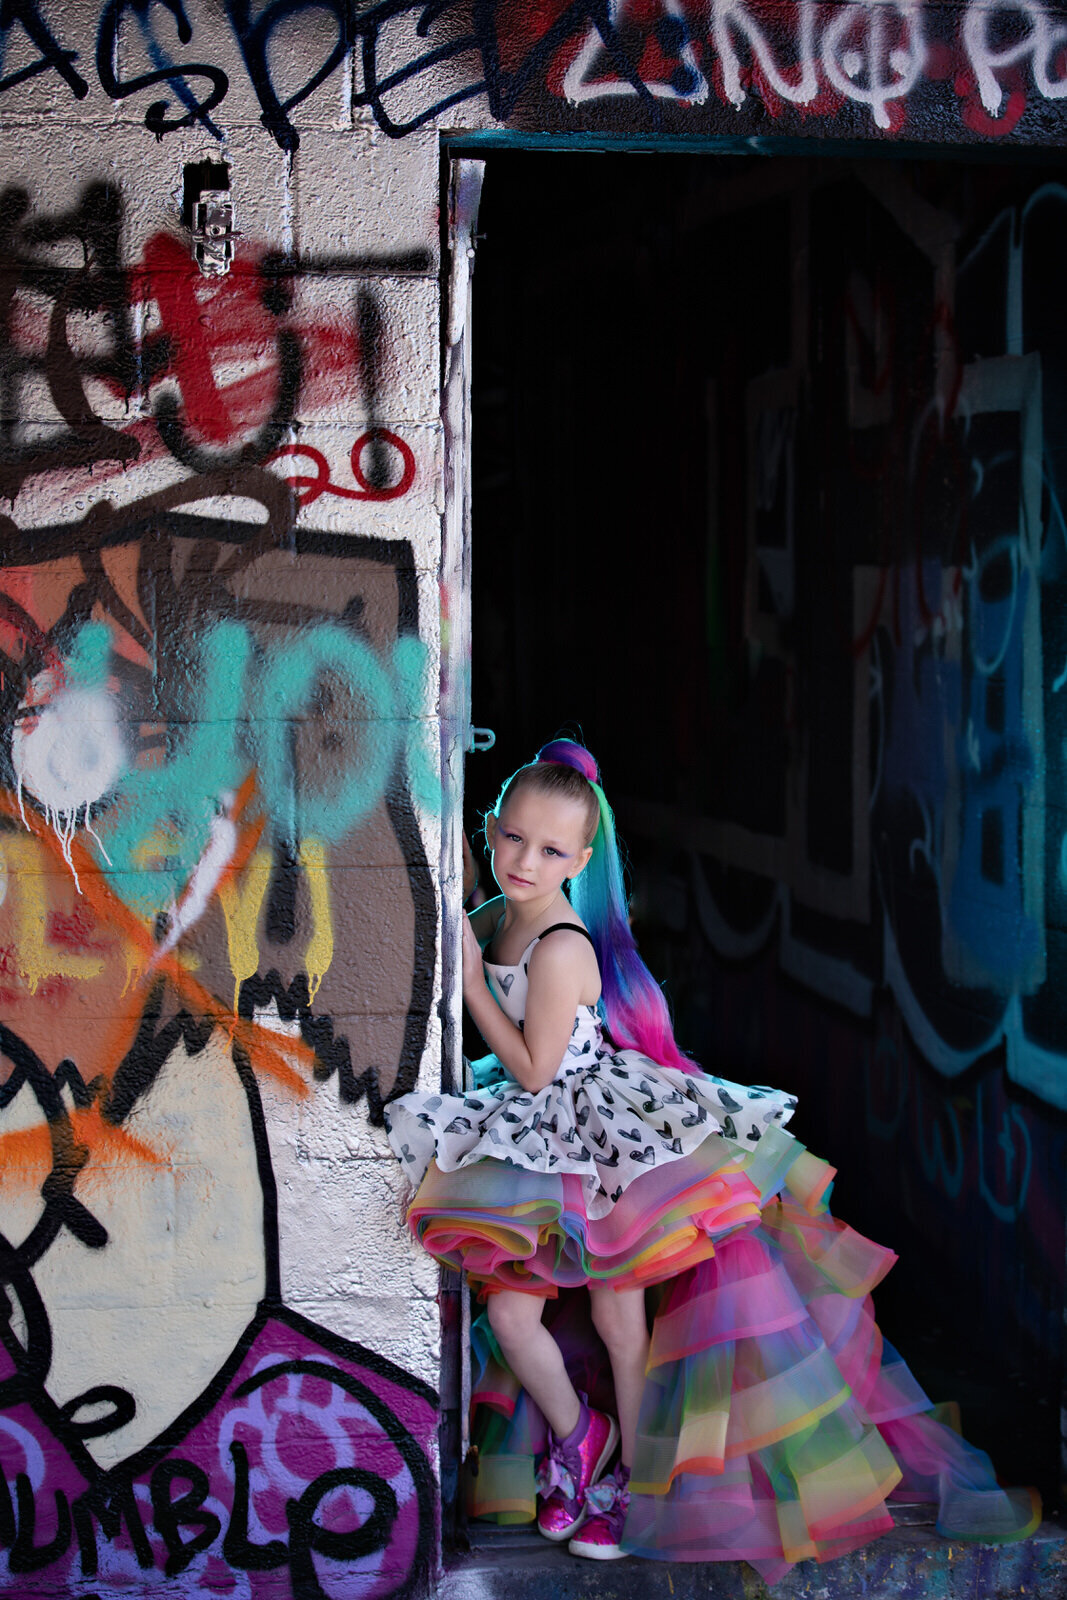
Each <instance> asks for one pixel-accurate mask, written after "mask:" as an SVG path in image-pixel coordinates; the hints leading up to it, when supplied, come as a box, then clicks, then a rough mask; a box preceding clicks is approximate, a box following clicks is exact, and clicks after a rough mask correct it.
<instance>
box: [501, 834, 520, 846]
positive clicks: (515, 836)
mask: <svg viewBox="0 0 1067 1600" xmlns="http://www.w3.org/2000/svg"><path fill="white" fill-rule="evenodd" d="M504 838H505V839H510V840H511V842H512V844H518V843H519V835H518V834H517V833H506V834H505V835H504Z"/></svg>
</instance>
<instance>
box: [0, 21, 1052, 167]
mask: <svg viewBox="0 0 1067 1600" xmlns="http://www.w3.org/2000/svg"><path fill="white" fill-rule="evenodd" d="M4 18H5V23H4V25H3V26H4V32H5V41H4V59H3V77H2V78H0V92H2V91H4V90H18V89H21V88H23V86H25V85H26V84H28V83H29V82H30V81H31V80H34V79H36V80H41V79H42V78H43V79H45V80H46V82H47V83H48V87H49V88H50V89H51V90H52V91H53V92H54V93H55V94H56V95H57V97H59V99H60V100H61V103H63V104H64V105H65V106H66V107H67V108H68V109H74V108H77V107H78V106H79V105H80V104H82V103H84V104H85V106H86V107H91V106H92V105H93V103H94V101H96V102H99V101H100V100H101V99H102V98H104V97H106V98H109V99H111V100H112V101H114V102H120V103H123V102H129V105H130V111H131V113H132V114H133V115H135V116H136V117H138V118H139V119H140V120H141V121H142V122H143V125H144V127H145V128H147V129H148V130H149V131H150V132H152V133H154V134H155V135H156V136H157V137H158V138H163V137H164V136H165V135H168V134H170V133H173V132H174V131H176V130H179V129H186V128H198V129H202V130H203V132H204V133H205V134H207V135H208V136H210V137H211V138H213V139H216V140H219V141H223V140H224V139H225V137H226V130H228V129H229V127H230V126H231V125H232V121H233V118H234V116H235V115H236V116H237V117H239V118H243V117H244V116H247V110H246V107H245V105H244V102H245V101H246V100H247V99H248V98H249V97H251V100H252V102H253V104H254V107H255V115H256V116H257V117H258V120H259V122H260V123H261V125H262V127H263V128H264V129H266V131H267V133H268V135H269V136H270V138H271V139H272V140H273V141H274V142H275V143H276V144H277V146H278V147H279V148H280V149H282V150H286V151H295V150H296V149H297V148H298V147H299V144H300V137H301V130H302V129H303V128H305V127H306V126H307V125H308V122H309V120H310V121H311V123H312V125H313V124H314V112H313V111H311V112H310V115H309V105H308V102H312V103H314V101H315V99H316V97H317V96H320V92H321V90H322V88H323V86H326V88H327V92H330V91H331V90H332V91H333V92H335V93H337V92H338V84H339V82H340V83H344V85H345V87H344V89H343V91H340V92H342V93H343V94H344V97H345V100H346V103H347V106H348V107H349V108H352V109H358V110H360V111H366V112H367V113H368V114H369V115H370V117H372V118H373V121H374V123H375V124H376V126H377V127H378V128H379V129H381V131H382V132H383V133H385V134H386V135H388V136H389V137H391V138H403V137H404V136H406V135H407V134H409V133H411V132H413V131H414V130H415V129H418V128H420V127H423V126H426V125H428V124H431V123H433V122H434V121H436V120H438V119H442V118H443V119H447V121H448V123H449V124H450V125H451V124H453V122H454V118H455V115H456V112H457V108H461V107H462V108H464V110H463V112H462V113H461V116H463V119H464V120H466V117H467V116H468V115H470V114H471V113H473V115H474V117H475V118H476V119H477V120H478V121H485V120H486V119H487V117H488V118H489V119H491V120H493V121H500V122H512V123H518V124H520V125H522V126H524V127H531V128H553V129H562V130H568V129H570V130H578V129H583V128H587V127H589V126H593V127H596V128H598V129H599V128H616V129H617V128H620V127H623V128H627V129H631V128H632V129H635V130H637V131H640V132H644V133H651V134H653V135H665V134H671V133H681V134H693V133H702V132H703V133H706V132H712V131H714V132H716V133H725V134H735V135H738V136H741V137H747V136H749V135H751V134H752V133H753V132H757V131H763V130H768V129H769V130H773V131H778V132H800V133H811V132H814V131H818V130H819V129H820V128H821V127H824V128H825V127H828V128H830V129H832V130H833V131H834V132H836V133H839V134H843V135H846V136H848V135H857V134H858V135H860V136H879V135H883V134H888V135H898V134H901V133H902V132H905V131H906V132H907V133H909V134H910V135H911V136H912V137H923V136H930V135H933V136H934V137H935V138H937V139H939V140H944V139H946V138H952V139H957V140H964V141H966V140H972V139H977V140H985V139H988V138H1003V137H1007V136H1012V137H1013V138H1016V139H1018V138H1023V139H1030V140H1034V141H1036V142H1041V143H1043V142H1047V141H1048V138H1049V132H1050V120H1054V119H1055V118H1056V117H1057V115H1058V113H1057V110H1056V103H1057V102H1058V101H1060V100H1062V99H1063V98H1064V96H1065V95H1067V34H1065V31H1064V27H1063V22H1062V18H1061V17H1060V15H1059V13H1058V12H1057V10H1056V9H1055V7H1054V6H1052V5H1044V4H1042V3H1041V0H968V3H966V4H961V5H958V6H945V7H935V6H929V5H924V4H922V3H921V0H849V3H847V4H844V5H841V4H835V3H821V4H820V3H819V0H699V3H696V0H577V3H574V0H571V3H565V0H532V3H531V0H482V3H480V4H478V5H476V6H474V7H469V6H466V5H460V4H458V3H456V0H445V3H444V4H440V5H435V6H434V7H432V8H431V9H429V10H428V9H427V8H426V7H425V5H424V4H423V3H422V0H378V3H377V4H372V5H358V4H356V3H355V0H313V3H298V4H295V5H294V4H281V3H278V0H274V3H270V4H265V5H260V6H254V5H252V4H250V3H249V0H226V4H225V7H224V8H219V11H218V12H210V13H209V12H208V11H207V9H206V8H204V9H203V10H202V9H201V8H200V7H193V6H189V7H186V6H185V4H184V3H183V0H157V3H156V4H155V5H152V4H145V3H143V0H107V3H106V4H103V5H101V6H100V7H99V9H98V11H94V12H91V13H87V15H86V17H85V25H83V26H82V27H79V26H78V24H77V23H75V24H74V25H73V26H72V25H71V23H70V22H69V21H68V17H67V14H66V13H65V11H64V8H61V7H60V6H58V5H55V4H52V5H49V4H47V3H45V4H41V3H40V0H11V3H10V4H9V5H8V6H7V8H6V10H5V12H4ZM90 28H91V32H90ZM294 46H295V48H294ZM38 86H39V85H38ZM161 91H163V92H165V93H166V94H167V96H168V98H159V96H160V94H161ZM238 108H239V109H238Z"/></svg>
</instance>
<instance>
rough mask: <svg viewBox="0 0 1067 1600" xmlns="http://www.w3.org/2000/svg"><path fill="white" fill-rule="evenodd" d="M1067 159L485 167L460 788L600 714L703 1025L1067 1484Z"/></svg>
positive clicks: (658, 928)
mask: <svg viewBox="0 0 1067 1600" xmlns="http://www.w3.org/2000/svg"><path fill="white" fill-rule="evenodd" d="M1061 176H1062V175H1060V174H1058V173H1057V172H1056V171H1055V170H1054V169H1050V168H1048V167H1047V166H1046V167H1042V168H1038V167H1035V166H1034V165H1031V164H1028V163H1026V162H1024V161H1012V162H1010V163H1008V162H1002V163H999V164H995V165H994V164H989V163H986V164H978V163H974V162H965V161H957V160H938V161H931V160H903V159H885V158H880V159H865V160H862V161H857V160H855V159H853V158H847V159H846V158H827V157H818V156H808V155H790V156H780V157H761V156H738V155H728V156H721V157H720V156H711V155H694V156H688V155H681V154H669V155H667V154H665V155H644V154H609V153H551V154H550V153H543V152H527V151H511V150H507V151H505V150H500V151H490V152H489V153H488V154H487V157H486V170H485V181H484V188H483V193H482V202H481V210H480V215H479V223H478V227H479V233H480V235H481V239H480V243H479V247H478V254H477V266H476V276H475V289H474V295H473V326H472V349H473V360H472V371H473V393H472V417H473V427H472V470H471V482H472V545H473V561H472V638H473V657H472V715H473V720H474V722H475V723H476V724H479V725H482V726H488V727H491V728H493V729H494V730H495V731H496V734H497V742H496V746H495V748H494V749H493V750H492V752H490V753H488V754H484V755H477V756H474V757H472V758H471V759H470V760H469V761H468V765H467V778H466V787H467V824H468V827H471V826H473V825H474V823H475V808H476V807H478V808H483V809H484V807H485V806H487V805H489V804H490V803H491V802H492V800H493V798H494V796H495V794H496V792H497V790H498V788H499V785H500V783H501V781H502V780H503V778H504V777H506V775H507V774H508V773H509V772H510V771H511V770H513V769H514V768H515V767H516V766H517V765H519V764H521V762H523V761H524V760H528V759H529V758H530V756H531V755H532V753H533V752H534V751H535V750H536V749H537V747H538V746H539V745H540V744H541V743H543V742H544V741H545V740H547V739H549V738H551V737H552V736H553V735H555V734H556V733H557V732H559V731H561V730H562V731H569V732H572V733H579V732H580V733H581V734H583V735H584V737H585V740H586V742H587V743H588V744H589V746H590V748H591V749H592V750H593V751H594V752H595V754H596V755H597V757H598V759H599V761H600V763H601V768H602V771H603V774H604V782H605V787H606V789H607V792H608V795H609V797H610V798H611V799H612V801H613V803H614V804H615V806H616V810H617V814H618V818H619V823H620V831H621V833H622V835H623V837H625V839H626V841H627V843H628V846H629V849H630V853H631V865H632V877H633V886H634V911H635V921H636V926H637V931H638V934H639V938H640V940H641V944H642V949H643V951H644V953H645V954H646V958H647V959H648V961H649V964H650V965H651V967H652V968H653V970H654V971H655V972H656V973H657V975H659V976H662V977H664V978H665V980H666V987H667V991H668V995H669V998H670V1000H671V1004H672V1007H673V1009H674V1013H675V1019H676V1025H677V1032H678V1035H679V1040H680V1042H681V1044H682V1046H683V1048H685V1049H687V1050H689V1051H690V1052H691V1053H692V1054H693V1055H694V1056H695V1057H696V1058H697V1059H698V1060H700V1061H701V1062H702V1064H703V1065H704V1066H705V1068H706V1069H707V1070H709V1071H713V1072H715V1071H719V1072H721V1073H723V1074H724V1075H726V1076H729V1077H733V1078H737V1079H741V1080H743V1081H757V1082H772V1083H776V1084H780V1085H781V1086H783V1087H787V1088H789V1089H790V1090H792V1091H794V1092H796V1093H797V1094H798V1095H799V1097H800V1111H799V1112H798V1115H797V1119H796V1121H795V1123H794V1128H795V1131H797V1133H798V1134H799V1136H800V1137H801V1138H802V1139H803V1140H804V1141H805V1142H807V1143H809V1144H810V1145H811V1146H812V1147H813V1148H814V1149H816V1150H817V1151H818V1152H819V1153H821V1154H824V1155H826V1156H828V1157H829V1159H831V1160H832V1161H833V1162H834V1163H835V1164H837V1165H839V1167H840V1177H839V1179H838V1184H837V1189H836V1191H835V1202H834V1209H835V1211H836V1212H838V1213H839V1214H840V1215H842V1216H843V1217H845V1218H847V1219H848V1220H849V1221H850V1222H851V1223H852V1224H853V1225H854V1226H855V1227H857V1228H859V1229H860V1231H862V1232H866V1233H869V1234H870V1235H872V1236H873V1237H875V1238H877V1239H879V1240H881V1241H883V1242H886V1243H889V1244H890V1245H892V1246H893V1247H894V1248H895V1249H897V1250H898V1251H899V1253H900V1255H901V1262H900V1264H899V1265H898V1267H897V1268H896V1269H895V1270H894V1272H893V1274H892V1275H891V1276H890V1279H889V1280H888V1281H887V1283H886V1285H885V1286H884V1288H883V1289H882V1290H881V1291H880V1292H879V1295H878V1298H877V1306H878V1310H879V1316H880V1321H881V1323H882V1325H883V1327H884V1329H885V1331H886V1333H887V1335H888V1336H889V1337H890V1338H892V1339H893V1341H894V1342H895V1343H898V1344H899V1345H900V1347H901V1348H902V1350H903V1352H904V1354H905V1356H906V1358H907V1359H908V1360H909V1361H910V1363H911V1364H912V1366H913V1368H914V1369H915V1370H916V1372H917V1375H918V1376H919V1378H920V1380H921V1381H922V1382H923V1383H924V1384H925V1385H926V1386H927V1389H928V1392H930V1394H931V1398H932V1399H934V1400H935V1401H938V1400H942V1399H949V1398H957V1399H959V1400H960V1401H961V1403H962V1406H963V1421H964V1427H965V1431H966V1432H967V1433H968V1435H969V1436H970V1437H971V1438H973V1439H974V1440H975V1442H977V1443H979V1444H982V1445H984V1446H985V1447H987V1448H989V1449H990V1450H991V1451H992V1452H993V1454H994V1456H995V1458H996V1460H997V1464H998V1468H999V1470H1000V1471H1001V1472H1002V1474H1003V1475H1004V1477H1005V1478H1007V1479H1010V1480H1011V1481H1014V1482H1037V1483H1038V1484H1039V1485H1040V1487H1041V1488H1042V1491H1043V1493H1044V1494H1045V1496H1046V1503H1049V1502H1050V1501H1051V1500H1054V1499H1055V1497H1056V1494H1057V1492H1058V1485H1059V1477H1060V1471H1059V1452H1060V1439H1059V1429H1058V1421H1057V1419H1058V1410H1059V1396H1060V1390H1061V1386H1062V1327H1063V1320H1062V1319H1063V1307H1064V1266H1063V1262H1064V1244H1065V1240H1064V1210H1065V1206H1064V1200H1065V1196H1064V1192H1063V1189H1064V1176H1063V1174H1064V1172H1065V1170H1067V1160H1065V1157H1067V1135H1065V1129H1064V1120H1063V1115H1062V1111H1061V1110H1060V1109H1059V1108H1060V1107H1061V1106H1063V1105H1064V1104H1067V1093H1064V1092H1062V1091H1061V1090H1060V1089H1059V1087H1058V1085H1057V1084H1055V1083H1046V1084H1044V1086H1042V1085H1040V1084H1036V1085H1035V1083H1034V1082H1030V1081H1025V1082H1022V1083H1020V1082H1018V1081H1015V1082H1012V1081H1009V1071H1008V1053H1009V1052H1010V1050H1011V1048H1012V1040H1011V1035H1010V1027H1012V1026H1015V1025H1016V1024H1015V1022H1013V1021H1012V1020H1011V1019H1021V1020H1019V1021H1018V1028H1019V1030H1020V1037H1022V1036H1024V1035H1025V1038H1026V1039H1031V1038H1033V1039H1038V1038H1039V1039H1040V1040H1041V1041H1042V1042H1043V1043H1042V1047H1043V1048H1044V1047H1045V1046H1046V1045H1047V1046H1048V1048H1049V1049H1059V1050H1062V1051H1067V1009H1065V1006H1067V1001H1061V998H1060V994H1061V991H1062V992H1063V993H1064V994H1065V995H1067V985H1064V984H1062V983H1060V982H1058V981H1057V980H1058V979H1059V978H1062V977H1067V972H1061V971H1060V962H1061V960H1063V959H1064V957H1061V954H1060V951H1061V941H1062V935H1060V934H1059V933H1058V932H1057V929H1058V928H1059V926H1061V925H1062V924H1061V922H1060V921H1059V918H1060V917H1061V914H1062V912H1063V910H1065V909H1067V899H1065V898H1064V896H1065V892H1067V891H1065V889H1064V887H1063V885H1062V884H1061V873H1060V851H1061V847H1062V836H1063V833H1064V828H1063V826H1062V825H1058V824H1057V820H1056V819H1057V818H1058V816H1059V814H1060V813H1059V805H1060V802H1059V801H1058V799H1057V798H1056V796H1057V795H1059V794H1063V793H1067V788H1064V786H1063V785H1062V784H1061V783H1060V782H1059V780H1060V777H1061V772H1060V769H1061V767H1062V765H1063V763H1064V760H1065V752H1064V740H1063V738H1062V732H1061V731H1060V730H1061V729H1062V723H1063V712H1062V707H1061V706H1060V704H1059V701H1058V700H1057V699H1056V698H1055V692H1054V689H1053V685H1054V683H1055V682H1056V680H1057V678H1058V675H1059V674H1060V673H1061V671H1062V669H1063V663H1064V661H1065V660H1067V621H1064V622H1061V621H1060V614H1061V613H1065V614H1067V607H1065V606H1064V605H1063V604H1062V598H1061V597H1060V592H1059V591H1060V586H1061V585H1062V584H1063V583H1064V582H1067V538H1065V533H1067V526H1065V524H1064V521H1063V518H1062V516H1061V515H1060V511H1059V507H1060V505H1061V503H1063V498H1064V493H1067V484H1064V483H1063V479H1064V476H1065V474H1067V457H1065V453H1064V452H1065V448H1067V445H1065V443H1064V441H1065V439H1067V428H1065V426H1064V425H1065V424H1067V332H1065V330H1064V325H1063V321H1062V317H1061V316H1060V314H1059V309H1058V307H1059V298H1058V288H1057V270H1058V268H1057V264H1058V262H1060V261H1062V260H1063V259H1064V257H1065V248H1064V247H1065V246H1067V188H1063V187H1061V186H1060V179H1061ZM1061 485H1062V488H1061ZM1065 881H1067V880H1065ZM1061 902H1062V904H1061ZM1027 1030H1029V1031H1027ZM1012 1060H1013V1062H1014V1060H1015V1058H1014V1057H1013V1058H1012ZM1064 1077H1065V1082H1067V1062H1065V1066H1064ZM1024 1173H1025V1182H1024V1181H1023V1177H1024Z"/></svg>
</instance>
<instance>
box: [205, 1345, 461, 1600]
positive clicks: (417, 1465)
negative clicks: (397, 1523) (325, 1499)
mask: <svg viewBox="0 0 1067 1600" xmlns="http://www.w3.org/2000/svg"><path fill="white" fill-rule="evenodd" d="M379 1359H381V1358H379ZM290 1376H300V1377H313V1378H321V1379H322V1380H323V1381H324V1382H327V1383H333V1384H336V1385H337V1387H338V1388H340V1389H343V1390H344V1392H345V1393H346V1394H347V1395H349V1396H351V1398H352V1399H353V1400H356V1401H357V1402H358V1403H359V1404H360V1405H361V1406H363V1407H364V1408H365V1409H366V1410H367V1411H369V1412H370V1414H371V1416H372V1417H373V1418H374V1420H375V1421H376V1422H377V1423H378V1425H379V1427H380V1428H381V1429H382V1431H383V1432H384V1433H385V1435H386V1437H387V1438H388V1439H389V1442H390V1444H392V1445H393V1446H394V1448H395V1449H396V1451H397V1452H398V1454H399V1455H400V1457H401V1459H402V1460H403V1462H404V1465H405V1466H406V1467H407V1469H408V1471H409V1472H410V1474H411V1479H412V1482H413V1484H414V1486H415V1494H416V1498H417V1501H418V1507H419V1524H420V1526H426V1525H428V1524H430V1523H432V1521H433V1518H434V1516H435V1514H436V1510H437V1484H436V1481H435V1480H434V1477H433V1473H432V1471H431V1469H430V1464H429V1462H428V1461H427V1460H426V1457H425V1455H424V1454H423V1452H422V1450H421V1449H420V1448H419V1446H418V1445H417V1444H416V1442H415V1440H414V1439H413V1438H412V1436H411V1434H410V1433H409V1432H408V1430H407V1428H405V1426H404V1424H403V1423H402V1422H401V1421H400V1419H399V1417H397V1416H396V1415H395V1413H394V1412H392V1411H391V1410H390V1409H389V1407H388V1406H386V1405H385V1404H384V1402H383V1401H381V1400H380V1399H379V1398H378V1396H377V1395H376V1394H375V1393H374V1391H373V1390H372V1389H369V1388H368V1387H367V1385H366V1384H364V1383H361V1382H360V1380H359V1379H358V1378H356V1377H353V1375H352V1374H351V1373H347V1372H341V1371H340V1370H339V1369H337V1368H335V1367H330V1366H328V1365H327V1364H326V1363H325V1362H322V1361H318V1360H316V1359H314V1358H309V1357H297V1358H295V1359H293V1360H286V1361H279V1362H277V1363H276V1364H275V1365H274V1366H271V1367H265V1368H264V1369H263V1370H262V1371H261V1372H256V1373H254V1374H253V1375H252V1377H250V1378H246V1379H245V1381H244V1383H242V1384H241V1385H240V1386H239V1388H238V1389H237V1391H236V1394H235V1398H236V1399H240V1398H242V1397H244V1396H245V1395H249V1394H254V1393H255V1392H256V1390H258V1389H262V1388H263V1386H264V1385H265V1384H267V1383H271V1382H273V1381H274V1379H275V1378H282V1377H290ZM434 1404H435V1405H436V1404H437V1397H436V1396H435V1397H434ZM323 1476H324V1477H331V1478H332V1476H333V1474H324V1475H323ZM314 1487H315V1485H313V1484H312V1485H309V1486H308V1489H307V1490H305V1492H304V1494H303V1495H302V1496H301V1500H300V1503H299V1507H298V1508H297V1511H296V1512H294V1511H293V1510H291V1509H289V1507H287V1511H288V1515H289V1526H290V1530H291V1532H290V1551H289V1559H290V1569H289V1570H290V1575H291V1578H292V1582H293V1597H294V1600H328V1596H326V1595H325V1591H324V1590H323V1589H322V1588H321V1587H320V1586H319V1584H318V1582H317V1580H316V1578H315V1573H314V1568H313V1566H312V1565H311V1559H310V1557H311V1550H312V1548H314V1546H313V1544H312V1541H311V1538H310V1526H309V1529H308V1533H309V1538H308V1545H307V1551H306V1555H307V1565H306V1567H304V1568H303V1569H301V1570H299V1571H298V1570H296V1569H294V1566H293V1563H292V1534H293V1533H295V1531H296V1528H297V1526H298V1523H297V1520H296V1519H297V1516H300V1517H301V1518H303V1517H306V1518H307V1522H308V1524H309V1525H310V1523H311V1515H312V1511H313V1509H314V1508H313V1507H312V1506H311V1505H310V1504H309V1503H307V1504H306V1502H309V1496H310V1491H311V1489H312V1488H314ZM323 1492H325V1491H323ZM320 1498H321V1495H320ZM292 1504H293V1502H290V1507H291V1506H292ZM324 1531H325V1530H320V1533H321V1532H324ZM357 1531H362V1530H357ZM336 1537H337V1538H338V1539H345V1538H348V1537H350V1536H348V1535H344V1534H341V1535H337V1536H336ZM322 1553H323V1554H328V1553H329V1551H328V1549H327V1550H323V1551H322ZM360 1553H361V1554H362V1553H364V1552H360ZM350 1559H351V1558H350ZM429 1576H430V1567H429V1561H428V1558H427V1557H426V1556H425V1554H421V1553H417V1554H416V1557H415V1562H414V1564H413V1567H412V1570H411V1572H410V1573H409V1574H408V1578H407V1581H406V1583H404V1584H403V1585H402V1586H401V1587H400V1588H399V1589H394V1590H392V1591H391V1595H390V1600H404V1597H405V1596H408V1595H411V1594H414V1593H417V1592H419V1590H420V1589H421V1587H422V1585H423V1584H424V1583H425V1582H426V1580H428V1578H429Z"/></svg>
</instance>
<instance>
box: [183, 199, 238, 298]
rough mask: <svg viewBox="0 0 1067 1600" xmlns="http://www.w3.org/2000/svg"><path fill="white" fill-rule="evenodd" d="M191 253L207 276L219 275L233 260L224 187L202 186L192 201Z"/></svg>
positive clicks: (230, 220)
mask: <svg viewBox="0 0 1067 1600" xmlns="http://www.w3.org/2000/svg"><path fill="white" fill-rule="evenodd" d="M192 234H193V256H194V258H195V260H196V264H197V266H198V267H199V268H200V271H201V272H203V273H204V274H205V275H206V276H207V277H209V278H221V277H223V276H224V275H225V274H226V273H227V272H229V270H230V267H231V265H232V263H233V241H234V240H235V239H236V238H237V233H236V230H235V229H234V225H233V202H232V201H231V199H230V196H229V193H228V191H227V190H225V189H202V190H201V191H200V194H199V195H198V197H197V199H196V200H195V202H194V204H193V226H192Z"/></svg>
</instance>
